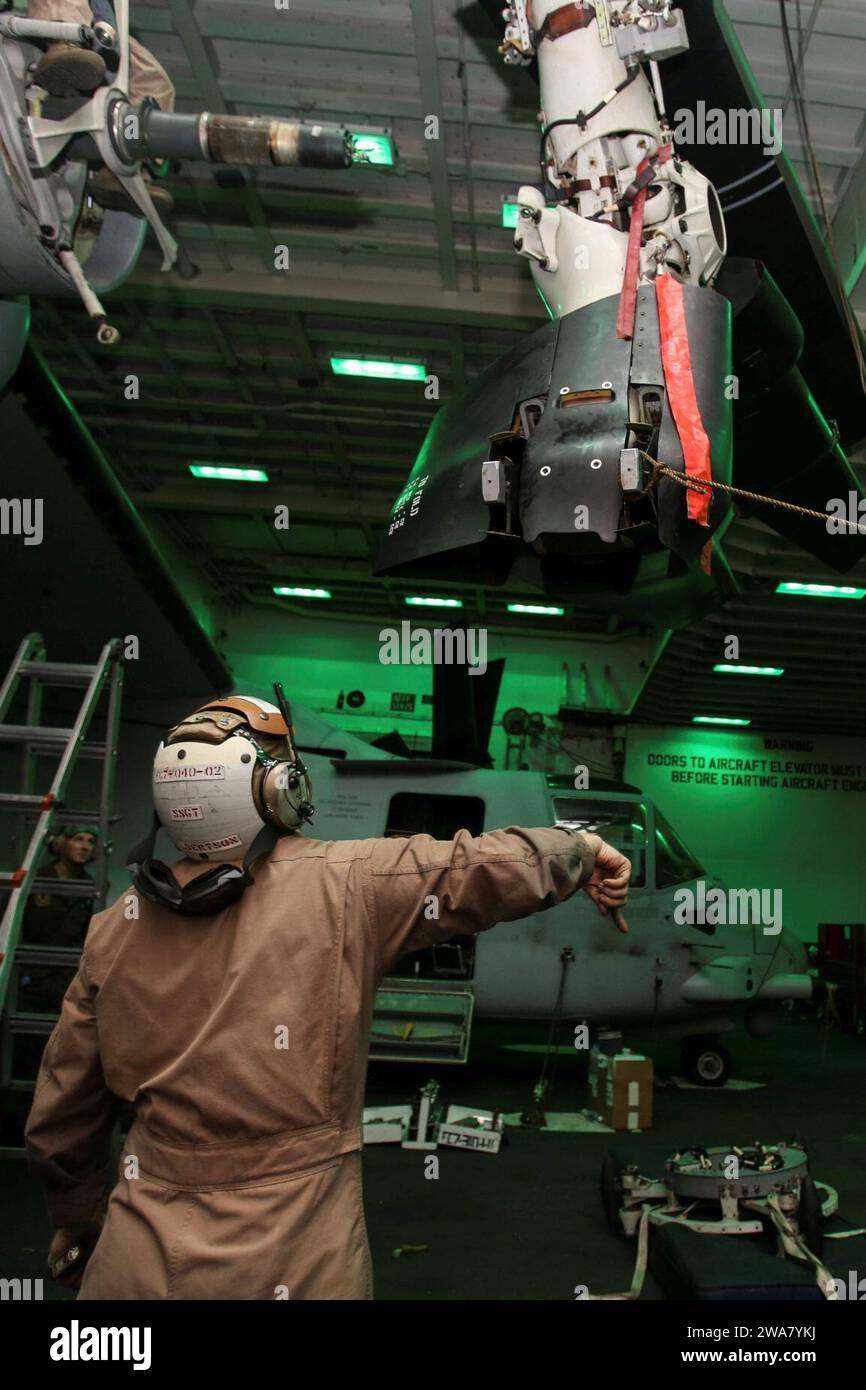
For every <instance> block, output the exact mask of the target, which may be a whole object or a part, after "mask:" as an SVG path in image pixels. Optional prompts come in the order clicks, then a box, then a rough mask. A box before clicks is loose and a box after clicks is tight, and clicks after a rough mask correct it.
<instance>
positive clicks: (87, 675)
mask: <svg viewBox="0 0 866 1390" xmlns="http://www.w3.org/2000/svg"><path fill="white" fill-rule="evenodd" d="M97 669H98V668H97V667H96V666H79V665H75V664H70V663H68V662H65V661H22V663H21V665H20V666H19V667H18V673H19V675H21V676H36V677H37V678H38V679H39V680H41V681H44V682H45V684H46V685H89V684H90V682H91V681H92V680H93V677H94V676H95V675H96V672H97Z"/></svg>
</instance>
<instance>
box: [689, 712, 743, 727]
mask: <svg viewBox="0 0 866 1390" xmlns="http://www.w3.org/2000/svg"><path fill="white" fill-rule="evenodd" d="M751 722H752V721H751V719H723V718H722V716H721V715H720V714H696V715H695V716H694V718H693V719H692V723H693V724H734V725H737V726H738V727H740V728H745V726H746V725H747V724H751Z"/></svg>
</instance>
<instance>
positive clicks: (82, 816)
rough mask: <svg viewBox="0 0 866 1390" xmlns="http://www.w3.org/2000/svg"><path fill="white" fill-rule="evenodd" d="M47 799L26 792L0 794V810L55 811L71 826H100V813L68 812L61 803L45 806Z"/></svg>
mask: <svg viewBox="0 0 866 1390" xmlns="http://www.w3.org/2000/svg"><path fill="white" fill-rule="evenodd" d="M44 800H45V798H44V797H43V796H39V795H38V794H36V795H33V796H30V795H26V794H25V793H24V792H0V809H2V810H7V811H48V810H53V811H55V812H56V813H57V814H58V815H60V816H61V817H62V819H63V820H65V821H68V822H69V824H70V825H72V824H75V825H98V824H99V817H100V813H99V811H68V810H67V809H66V807H65V806H64V805H63V804H62V802H60V801H55V802H53V803H52V804H51V805H50V806H44V805H43V802H44Z"/></svg>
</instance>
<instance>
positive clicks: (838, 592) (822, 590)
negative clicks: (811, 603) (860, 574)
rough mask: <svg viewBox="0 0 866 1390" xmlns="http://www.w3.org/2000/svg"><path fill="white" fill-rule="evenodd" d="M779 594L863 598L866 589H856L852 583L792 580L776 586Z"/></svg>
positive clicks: (805, 596)
mask: <svg viewBox="0 0 866 1390" xmlns="http://www.w3.org/2000/svg"><path fill="white" fill-rule="evenodd" d="M776 593H777V594H795V595H799V596H800V597H801V598H863V597H864V595H866V589H855V588H854V586H853V585H851V584H801V583H799V582H798V581H796V580H791V581H790V582H788V583H785V584H778V585H777V586H776Z"/></svg>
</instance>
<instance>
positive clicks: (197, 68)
mask: <svg viewBox="0 0 866 1390" xmlns="http://www.w3.org/2000/svg"><path fill="white" fill-rule="evenodd" d="M168 3H169V7H170V9H171V16H172V21H173V23H174V28H175V31H176V32H177V34H178V35H179V36H180V39H181V42H182V43H183V46H184V49H185V51H186V56H187V58H188V59H189V64H190V67H191V68H192V71H193V75H194V77H195V80H196V82H197V84H198V86H199V88H200V91H201V95H202V96H203V97H204V101H205V105H206V107H207V109H208V110H209V111H211V112H214V113H217V112H218V113H220V114H228V106H227V105H226V102H225V100H224V98H223V94H222V90H221V88H220V84H219V82H218V81H217V78H216V74H215V73H214V70H213V67H212V65H211V61H210V57H209V56H208V51H207V49H206V48H205V45H204V40H203V39H202V36H201V33H200V32H199V28H198V24H197V23H196V20H195V17H194V15H193V13H192V10H191V8H190V5H189V0H168ZM239 174H240V177H241V178H242V179H243V202H244V207H245V209H246V213H247V216H248V217H249V219H250V223H251V224H252V226H253V228H254V229H255V233H256V244H257V246H258V249H259V253H260V255H261V258H262V260H263V262H264V264H265V265H266V266H267V267H268V268H269V269H270V270H273V268H274V241H273V237H272V236H271V234H270V232H269V230H268V219H267V217H266V216H265V212H264V209H263V207H262V204H261V201H260V199H259V197H258V194H257V193H256V190H255V187H254V185H253V183H252V177H251V175H250V174H249V173H247V171H246V170H241V171H239Z"/></svg>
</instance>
